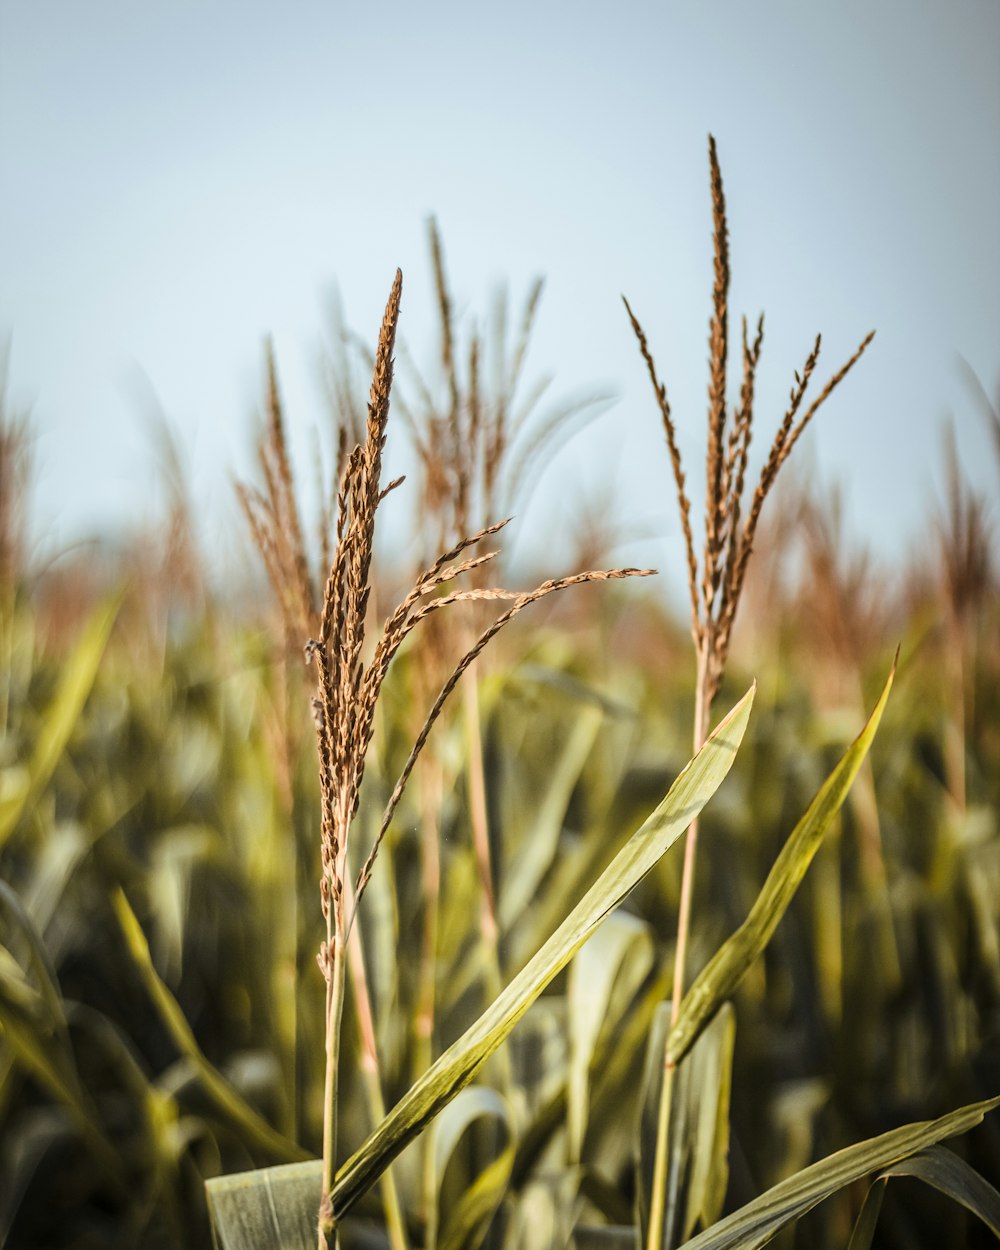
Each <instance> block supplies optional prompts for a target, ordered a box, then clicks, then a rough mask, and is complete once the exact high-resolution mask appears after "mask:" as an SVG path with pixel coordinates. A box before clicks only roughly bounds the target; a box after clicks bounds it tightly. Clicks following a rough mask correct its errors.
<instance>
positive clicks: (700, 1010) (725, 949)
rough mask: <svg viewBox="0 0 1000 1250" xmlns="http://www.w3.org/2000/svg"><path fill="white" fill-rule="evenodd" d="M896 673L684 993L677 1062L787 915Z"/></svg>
mask: <svg viewBox="0 0 1000 1250" xmlns="http://www.w3.org/2000/svg"><path fill="white" fill-rule="evenodd" d="M895 672H896V667H895V664H894V665H893V668H892V672H890V674H889V677H888V680H887V681H886V683H885V686H884V688H883V690H882V693H881V695H880V696H879V700H878V702H877V703H876V704H875V708H874V710H873V712H872V714H871V716H869V718H868V721H867V722H866V724H865V726H864V728H863V729H862V731H861V733H860V734H859V735H858V736H857V738H855V740H854V742H852V743H851V745H850V747H849V748H848V750H847V753H846V754H845V755H844V757H843V759H842V760H841V761H840V763H839V764H838V765H837V766H836V768H835V769H834V770H833V772H832V773H830V775H829V776H828V777H827V779H826V781H824V782H823V785H822V786H821V787H820V789H819V792H818V794H817V795H816V797H815V798H814V799H813V801H812V802H811V803H810V804H809V807H808V809H807V810H806V813H805V815H804V816H803V817H802V819H801V820H800V821H799V823H798V824H797V825H796V826H795V828H794V829H793V830H792V833H791V835H790V836H789V838H788V841H787V842H786V843H785V845H784V846H783V847H782V849H781V852H780V854H779V855H778V858H777V860H775V863H774V867H773V868H772V869H771V871H770V873H769V874H768V877H767V880H766V881H765V882H764V886H763V888H762V889H761V892H760V894H759V895H758V896H757V899H756V901H755V903H754V905H753V907H752V908H751V909H750V914H749V915H748V916H747V918H746V920H744V922H743V924H742V925H740V927H739V928H738V929H737V930H736V932H735V933H734V934H733V935H732V937H731V938H729V940H728V941H727V942H725V943H724V944H723V945H722V946H721V947H720V948H719V950H718V951H717V952H716V953H715V955H714V957H713V958H712V959H711V960H710V961H709V963H708V965H707V966H706V967H705V968H704V970H703V971H702V972H701V974H700V975H699V976H698V977H697V978H696V979H695V982H694V984H693V985H692V986H691V988H690V990H688V992H687V994H686V995H685V996H684V999H683V1002H682V1003H681V1010H680V1015H679V1016H678V1019H677V1023H676V1024H675V1025H674V1027H673V1028H672V1029H671V1030H670V1036H669V1038H668V1039H667V1057H668V1058H669V1059H671V1060H672V1061H673V1062H674V1063H679V1062H680V1060H681V1059H682V1058H683V1057H684V1055H686V1054H687V1052H688V1051H689V1050H690V1048H691V1046H692V1045H693V1044H694V1042H695V1040H696V1039H697V1037H698V1035H699V1034H700V1033H701V1031H702V1030H703V1029H704V1028H705V1027H706V1025H707V1024H708V1022H709V1021H710V1020H711V1019H712V1017H713V1016H714V1015H715V1013H716V1011H718V1009H719V1007H720V1005H721V1004H722V1003H724V1002H726V1001H727V1000H728V999H729V998H730V997H731V996H732V994H733V992H734V991H735V989H736V987H737V986H738V985H739V983H740V981H741V980H742V978H743V976H744V974H745V973H746V971H747V969H748V968H749V967H750V966H751V964H753V962H754V961H755V960H756V959H757V957H758V956H759V955H760V954H761V952H762V951H763V950H764V948H765V947H766V946H767V944H768V942H769V941H770V940H771V935H772V934H773V933H774V931H775V929H776V928H777V927H778V921H779V920H780V919H781V917H782V916H783V915H784V914H785V910H786V908H787V907H788V904H789V903H790V902H791V900H792V897H793V896H794V894H795V891H796V890H797V889H798V887H799V883H800V882H801V880H802V878H803V877H804V876H805V874H806V870H807V869H808V867H809V865H810V864H811V863H812V859H813V856H814V855H815V854H816V852H817V851H818V850H819V847H820V845H821V844H822V841H823V836H824V835H825V833H826V831H827V829H828V828H829V827H830V824H831V822H832V821H833V819H834V817H835V816H836V815H837V813H838V812H839V811H840V808H841V805H842V804H843V802H844V799H845V798H846V797H847V792H848V790H849V789H850V788H851V782H852V781H853V780H854V778H855V776H856V775H857V771H858V769H859V768H860V767H861V762H862V760H864V758H865V756H866V755H867V754H868V750H869V748H870V747H871V744H872V740H873V739H874V737H875V731H876V730H877V729H878V726H879V721H880V720H881V719H882V713H883V711H884V710H885V705H886V701H887V700H888V698H889V691H890V690H891V689H892V680H893V677H894V676H895Z"/></svg>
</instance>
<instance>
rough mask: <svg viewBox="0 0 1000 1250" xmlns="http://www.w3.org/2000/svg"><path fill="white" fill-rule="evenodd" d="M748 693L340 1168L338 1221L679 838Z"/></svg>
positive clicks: (734, 739) (717, 768) (732, 744)
mask: <svg viewBox="0 0 1000 1250" xmlns="http://www.w3.org/2000/svg"><path fill="white" fill-rule="evenodd" d="M753 695H754V689H753V688H751V689H750V690H749V691H748V692H747V694H745V695H744V696H743V698H742V699H741V700H740V702H739V703H738V704H737V705H736V707H734V708H733V710H732V711H731V712H730V713H729V715H728V716H727V717H726V718H725V719H724V720H723V721H722V722H721V724H720V725H719V726H718V727H717V728H716V730H715V732H714V733H713V734H712V736H711V737H710V738H709V739H708V741H707V742H706V743H705V745H704V746H703V747H702V749H701V750H700V751H699V752H698V754H697V755H696V756H695V757H694V759H693V760H691V762H690V763H689V764H688V765H687V767H686V768H685V769H684V770H683V772H682V773H681V774H680V776H679V777H678V778H677V780H676V781H675V782H674V784H673V785H672V786H671V787H670V791H669V793H668V794H667V796H666V798H665V799H664V800H663V802H662V803H661V804H660V805H659V807H657V808H656V810H655V811H654V812H653V813H652V815H651V816H649V818H648V819H647V820H646V821H645V822H644V824H643V825H642V826H641V827H640V828H639V829H638V830H637V831H636V832H635V833H634V834H633V835H632V837H631V838H630V839H629V840H628V842H627V843H626V844H625V846H624V847H622V849H621V850H620V851H619V852H618V854H617V855H616V856H615V858H614V859H613V860H612V861H611V863H610V864H609V865H608V867H607V868H606V869H605V870H604V872H603V873H602V874H601V876H600V877H599V878H598V880H597V881H596V882H595V883H594V885H593V886H591V888H590V889H589V890H588V891H587V893H586V894H585V895H584V897H583V898H582V899H581V900H580V902H579V903H578V904H577V906H576V907H575V908H574V909H573V910H572V911H571V912H570V914H569V915H568V916H567V917H566V919H565V920H564V921H563V923H562V924H561V925H560V926H559V927H558V929H556V931H555V933H553V934H552V936H551V937H550V938H549V940H548V941H547V942H546V943H545V944H544V946H543V947H542V948H541V950H539V951H538V953H537V954H536V955H535V956H534V958H533V959H531V960H529V962H528V963H527V964H526V965H525V967H524V968H523V969H522V970H521V971H520V972H519V973H518V974H517V976H515V977H514V979H513V980H512V981H511V982H510V984H509V985H508V986H507V987H506V989H504V990H503V991H502V992H501V993H500V994H499V995H498V996H497V998H496V999H495V1000H494V1002H493V1003H492V1004H491V1006H490V1007H488V1008H487V1010H486V1011H485V1012H484V1013H483V1014H482V1015H481V1016H480V1017H479V1019H478V1020H477V1021H476V1022H475V1024H473V1025H472V1026H471V1028H469V1029H468V1030H467V1031H466V1032H465V1033H464V1034H463V1035H462V1037H460V1038H459V1039H458V1041H456V1042H455V1043H454V1044H453V1045H452V1046H450V1047H449V1048H448V1050H446V1051H445V1052H444V1054H443V1055H441V1057H440V1058H439V1059H438V1060H437V1062H436V1063H434V1064H433V1065H432V1066H431V1067H430V1068H429V1069H428V1070H427V1072H425V1073H424V1075H423V1076H422V1077H421V1078H420V1079H419V1080H418V1081H417V1082H416V1083H415V1084H414V1085H413V1086H412V1087H411V1089H410V1090H409V1091H408V1093H406V1094H405V1095H404V1096H403V1098H402V1099H401V1100H400V1101H399V1102H398V1103H397V1104H396V1106H395V1107H394V1108H393V1110H392V1111H390V1112H389V1114H388V1116H386V1118H385V1119H384V1120H383V1121H382V1123H381V1124H380V1125H379V1126H378V1128H377V1129H376V1130H375V1131H374V1133H372V1134H371V1136H370V1137H369V1138H368V1140H367V1141H366V1142H365V1143H364V1144H363V1145H362V1146H361V1148H360V1149H359V1150H358V1151H357V1152H356V1153H355V1154H354V1155H353V1156H352V1157H351V1158H350V1159H349V1160H348V1161H347V1163H346V1164H344V1166H343V1167H342V1168H341V1170H340V1172H339V1174H338V1177H337V1182H336V1184H335V1185H334V1189H333V1202H334V1211H335V1213H336V1215H337V1216H338V1217H339V1216H341V1215H343V1214H344V1213H345V1212H346V1211H348V1210H349V1209H350V1208H351V1206H352V1205H353V1204H354V1203H355V1202H356V1201H357V1199H358V1198H359V1197H360V1196H361V1195H362V1194H363V1193H364V1192H365V1191H366V1190H367V1189H368V1188H370V1186H371V1185H372V1184H373V1182H374V1181H375V1180H376V1179H377V1178H378V1176H379V1175H380V1174H381V1173H382V1172H383V1171H384V1169H385V1168H386V1167H388V1165H389V1164H390V1163H391V1162H392V1160H393V1159H394V1158H395V1157H396V1155H397V1154H399V1152H400V1151H401V1150H402V1149H403V1147H404V1146H405V1145H406V1144H407V1143H408V1142H410V1141H412V1140H413V1139H414V1138H415V1137H416V1136H417V1135H418V1134H419V1133H420V1132H421V1131H422V1130H423V1129H424V1127H425V1126H426V1125H427V1124H428V1123H430V1121H431V1120H432V1119H433V1118H434V1117H435V1115H437V1113H438V1112H439V1111H440V1110H441V1109H442V1107H444V1106H446V1105H447V1104H448V1102H450V1101H451V1099H452V1098H454V1097H455V1095H456V1094H457V1093H458V1091H459V1090H461V1089H463V1088H464V1087H465V1086H466V1085H467V1084H468V1083H469V1082H470V1081H471V1080H472V1077H473V1076H474V1074H475V1072H476V1070H477V1069H478V1068H479V1067H480V1065H481V1064H482V1063H483V1062H485V1060H486V1059H488V1058H489V1056H490V1055H491V1054H493V1052H494V1051H496V1050H497V1049H498V1048H499V1047H500V1046H501V1045H502V1043H503V1042H504V1040H505V1039H506V1038H507V1037H508V1035H509V1034H510V1032H511V1030H512V1029H513V1028H514V1026H515V1024H517V1022H518V1020H520V1018H521V1017H522V1016H523V1015H524V1013H525V1012H526V1011H527V1010H528V1008H529V1007H530V1006H531V1004H532V1003H533V1002H534V1001H535V999H536V998H537V997H538V996H539V995H540V994H541V993H542V991H543V990H544V989H545V987H546V986H547V985H548V984H549V982H550V981H551V980H552V979H553V978H554V977H555V976H557V975H558V974H559V972H561V971H562V969H563V968H565V967H566V965H567V964H568V963H569V961H570V960H571V959H572V958H573V956H574V955H575V954H576V952H577V951H578V950H579V949H580V947H581V946H582V945H583V944H584V942H586V940H587V938H589V937H590V935H591V934H592V933H593V932H594V931H595V929H596V928H597V926H598V925H599V924H600V923H601V921H602V920H603V919H604V917H605V916H607V915H608V914H609V913H610V912H612V911H613V910H614V909H615V908H616V907H617V906H618V904H619V903H620V902H621V901H622V900H623V899H624V898H625V897H626V895H627V894H629V892H630V891H631V890H632V889H633V888H634V887H635V886H636V885H637V884H638V883H639V881H641V880H642V878H643V877H644V876H645V875H646V873H648V872H649V870H650V869H651V868H652V867H653V865H654V864H655V863H656V862H657V860H658V859H659V858H660V857H661V856H662V855H663V854H664V852H665V851H666V850H667V848H668V847H669V846H671V845H672V843H673V842H675V841H676V840H677V838H679V837H680V835H681V834H682V833H683V832H684V830H685V829H686V828H687V827H688V825H689V824H690V823H691V821H692V820H693V819H694V817H695V816H696V815H697V814H698V813H699V812H700V811H701V809H702V808H703V807H704V805H705V804H706V803H707V802H708V800H709V798H711V796H712V795H713V794H714V793H715V791H716V789H717V788H718V786H719V784H720V783H721V782H722V780H723V778H724V777H725V776H726V774H727V773H728V772H729V769H730V767H731V766H732V762H733V759H734V758H735V756H736V752H737V750H738V748H739V745H740V743H741V742H742V740H743V734H744V732H745V730H746V726H747V720H748V718H749V715H750V707H751V705H752V703H753Z"/></svg>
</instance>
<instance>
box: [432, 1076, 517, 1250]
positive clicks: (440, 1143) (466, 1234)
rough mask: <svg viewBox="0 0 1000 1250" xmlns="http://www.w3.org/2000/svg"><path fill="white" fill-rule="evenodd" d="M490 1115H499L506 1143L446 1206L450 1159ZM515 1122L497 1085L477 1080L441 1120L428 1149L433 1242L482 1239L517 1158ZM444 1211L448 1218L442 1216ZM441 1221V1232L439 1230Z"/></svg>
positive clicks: (445, 1249)
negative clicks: (465, 1137)
mask: <svg viewBox="0 0 1000 1250" xmlns="http://www.w3.org/2000/svg"><path fill="white" fill-rule="evenodd" d="M484 1118H491V1119H495V1120H498V1121H499V1122H500V1124H501V1125H502V1126H503V1129H504V1132H505V1136H506V1139H507V1140H506V1143H505V1145H504V1147H503V1149H502V1150H501V1151H500V1153H499V1154H498V1155H497V1157H496V1158H494V1159H492V1160H491V1161H490V1163H489V1164H488V1165H487V1166H486V1167H485V1168H484V1169H483V1170H482V1171H481V1172H480V1173H479V1174H478V1176H476V1177H475V1178H474V1179H473V1180H472V1182H471V1183H470V1184H469V1185H468V1186H467V1188H466V1189H465V1191H464V1193H463V1194H462V1197H461V1199H460V1200H459V1201H458V1202H457V1203H456V1204H455V1205H454V1207H453V1208H452V1209H451V1210H448V1211H443V1209H442V1202H441V1197H442V1195H441V1186H442V1183H443V1181H444V1175H445V1172H446V1171H447V1168H448V1163H449V1161H450V1160H451V1158H452V1155H453V1154H454V1152H455V1148H456V1147H457V1146H458V1143H459V1141H460V1140H461V1138H462V1137H463V1135H464V1134H465V1132H466V1131H467V1130H468V1129H469V1128H471V1126H472V1125H473V1124H474V1123H475V1122H476V1121H477V1120H482V1119H484ZM514 1145H515V1143H514V1128H513V1123H512V1115H511V1109H510V1105H509V1104H508V1102H507V1100H506V1099H505V1098H504V1097H503V1095H501V1094H499V1093H497V1091H496V1090H493V1089H488V1088H487V1087H485V1086H481V1085H476V1086H470V1087H468V1088H467V1089H463V1090H462V1092H461V1093H460V1094H459V1095H458V1097H457V1098H455V1099H454V1100H453V1101H452V1102H451V1103H449V1105H448V1106H447V1107H445V1109H444V1111H442V1113H441V1115H440V1116H438V1118H437V1120H435V1122H434V1124H433V1126H432V1128H431V1134H430V1141H429V1142H428V1150H427V1174H426V1178H425V1181H426V1197H427V1210H428V1212H429V1213H430V1214H431V1221H432V1224H431V1226H430V1227H428V1229H427V1232H426V1242H427V1245H428V1246H430V1247H436V1246H437V1245H438V1244H440V1246H441V1247H442V1250H465V1248H466V1247H469V1246H473V1245H477V1244H478V1240H479V1236H480V1235H481V1234H482V1233H483V1232H484V1231H485V1228H486V1226H487V1224H488V1223H489V1221H490V1220H491V1219H492V1217H493V1213H494V1212H495V1211H496V1209H497V1207H498V1206H499V1205H500V1202H501V1200H502V1198H503V1196H504V1193H505V1192H506V1190H507V1182H508V1181H509V1179H510V1171H511V1167H512V1166H513V1163H514ZM442 1216H443V1217H444V1218H443V1219H442V1218H441V1217H442ZM439 1221H440V1224H441V1228H442V1231H441V1234H440V1238H439V1235H438V1227H439Z"/></svg>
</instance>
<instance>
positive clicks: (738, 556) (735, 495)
mask: <svg viewBox="0 0 1000 1250" xmlns="http://www.w3.org/2000/svg"><path fill="white" fill-rule="evenodd" d="M708 152H709V170H710V183H711V195H712V223H713V230H712V236H713V242H714V257H715V259H714V282H713V288H712V319H711V326H710V331H709V386H708V437H707V450H706V458H705V475H706V490H705V545H704V549H703V551H702V558H701V564H700V568H699V563H698V560H697V557H696V555H695V549H694V540H693V535H692V531H691V505H690V501H689V498H688V495H687V489H686V482H685V475H684V470H683V466H682V463H681V456H680V450H679V448H678V444H677V430H676V425H675V422H674V418H673V415H672V413H671V410H670V404H669V402H668V400H667V392H666V387H665V385H664V384H663V383H662V382H661V381H660V379H659V376H658V374H657V371H656V365H655V363H654V360H653V355H652V352H651V351H650V348H649V344H648V341H647V339H646V335H645V333H644V332H643V329H642V326H641V325H640V323H639V320H638V318H637V317H636V315H635V314H634V313H633V311H632V309H631V307H630V306H629V303H628V301H627V300H625V308H626V311H627V312H628V316H629V320H630V322H631V324H632V329H633V331H634V333H635V336H636V339H637V340H638V343H639V350H640V353H641V354H642V358H643V360H644V361H645V363H646V369H647V372H648V373H649V377H650V381H651V382H652V385H653V391H654V394H655V395H656V401H657V405H658V407H659V409H660V416H661V419H662V421H663V426H664V431H665V433H666V437H667V449H668V451H669V454H670V463H671V467H672V469H673V474H674V484H675V487H676V490H677V500H678V506H679V509H680V515H681V529H682V531H683V534H684V542H685V549H686V555H687V572H688V590H689V594H690V599H691V634H692V637H693V639H694V643H695V648H696V650H697V652H698V656H699V666H700V668H701V671H702V672H703V673H704V680H705V692H704V693H705V696H706V703H707V704H708V705H710V704H711V701H712V699H713V698H714V696H715V693H716V692H717V690H718V687H719V683H720V681H721V680H722V674H723V672H724V671H725V667H726V660H727V658H728V654H729V641H730V636H731V633H732V627H733V622H734V620H735V617H736V610H737V608H738V606H739V601H740V596H741V594H742V591H743V585H744V582H745V579H746V571H747V565H748V562H749V559H750V553H751V552H752V550H753V543H754V537H755V535H756V531H757V526H758V523H759V521H760V514H761V510H762V508H763V506H764V501H765V499H766V498H767V496H768V494H769V493H770V491H771V489H772V487H773V486H774V482H775V479H776V478H777V476H778V472H779V470H780V469H781V466H782V465H783V464H784V463H785V461H786V460H787V459H788V457H789V455H790V454H791V452H792V449H793V447H794V446H795V444H796V443H797V442H798V440H799V438H800V437H801V435H802V433H803V431H804V430H805V429H806V427H807V426H808V424H809V422H810V421H811V420H812V418H813V417H814V416H815V414H816V412H817V411H818V409H819V408H820V407H821V406H822V405H823V404H824V403H825V402H826V400H827V399H828V398H829V397H830V395H831V394H832V393H833V391H834V390H835V389H836V387H837V386H838V385H839V384H840V382H841V381H842V380H843V379H844V378H845V377H846V376H847V374H848V373H849V372H850V370H851V369H852V368H853V367H854V365H855V364H856V363H857V362H858V360H859V359H860V358H861V356H862V354H863V353H864V351H865V349H866V348H867V347H868V344H869V343H870V342H871V340H872V338H873V337H874V331H872V333H870V334H868V335H867V336H866V337H865V338H864V339H863V340H862V342H861V344H860V346H859V347H858V349H857V351H856V352H855V353H854V355H853V356H851V357H850V359H849V360H848V361H847V362H846V363H845V364H844V365H843V366H842V367H841V368H840V369H839V370H837V372H836V373H834V374H833V376H832V377H831V378H830V379H829V380H828V381H827V383H826V385H825V386H824V387H823V389H822V390H821V391H820V393H819V395H818V396H817V397H816V398H815V399H814V400H813V402H812V404H810V406H809V407H808V408H807V409H806V411H805V413H804V415H802V416H799V412H800V410H801V408H802V405H803V402H804V400H805V395H806V391H807V388H808V386H809V381H810V379H811V377H812V374H813V372H814V370H815V368H816V364H817V361H818V359H819V349H820V339H819V336H817V338H816V342H815V344H814V346H813V350H812V351H811V352H810V353H809V355H808V357H807V358H806V362H805V365H804V366H803V369H802V373H801V375H800V374H798V373H796V375H795V384H794V386H793V387H792V389H791V393H790V397H789V405H788V408H787V410H786V412H785V415H784V417H783V418H782V421H781V423H780V425H779V426H778V430H777V432H776V434H775V436H774V440H773V442H772V444H771V449H770V452H769V454H768V456H767V459H766V460H765V462H764V466H763V468H762V470H761V475H760V479H759V481H758V482H757V485H756V487H755V488H754V490H753V492H752V493H751V495H750V498H749V500H747V499H746V472H747V461H748V455H749V448H750V442H751V438H752V434H753V418H754V392H755V383H756V376H757V366H758V363H759V361H760V352H761V346H762V343H763V335H764V320H763V317H761V318H760V320H759V321H758V324H757V331H756V334H755V336H754V340H753V342H752V343H751V342H750V341H749V340H748V336H747V327H746V322H745V320H744V322H743V334H742V357H743V380H742V385H741V388H740V400H739V405H738V407H737V408H736V409H735V412H734V413H733V416H732V421H731V424H730V422H729V418H728V413H727V407H726V372H727V363H728V350H729V348H728V345H729V334H728V305H727V301H728V293H729V279H730V267H729V233H728V227H727V223H726V201H725V194H724V191H723V185H722V174H721V171H720V168H719V161H718V153H717V151H716V145H715V140H714V138H712V136H711V135H710V136H709V143H708ZM727 427H728V428H727Z"/></svg>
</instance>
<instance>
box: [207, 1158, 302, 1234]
mask: <svg viewBox="0 0 1000 1250" xmlns="http://www.w3.org/2000/svg"><path fill="white" fill-rule="evenodd" d="M322 1177H323V1164H322V1162H321V1161H320V1160H319V1159H314V1160H310V1161H309V1162H307V1163H286V1164H284V1165H282V1166H281V1167H274V1168H260V1169H258V1170H257V1171H256V1172H240V1173H238V1174H237V1175H236V1176H217V1177H215V1178H214V1179H213V1180H210V1181H207V1182H206V1183H205V1193H206V1196H207V1198H208V1213H209V1215H210V1217H211V1220H212V1237H213V1240H214V1242H215V1245H216V1248H217V1250H316V1236H317V1234H316V1219H317V1212H318V1211H319V1200H320V1191H321V1189H322Z"/></svg>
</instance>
